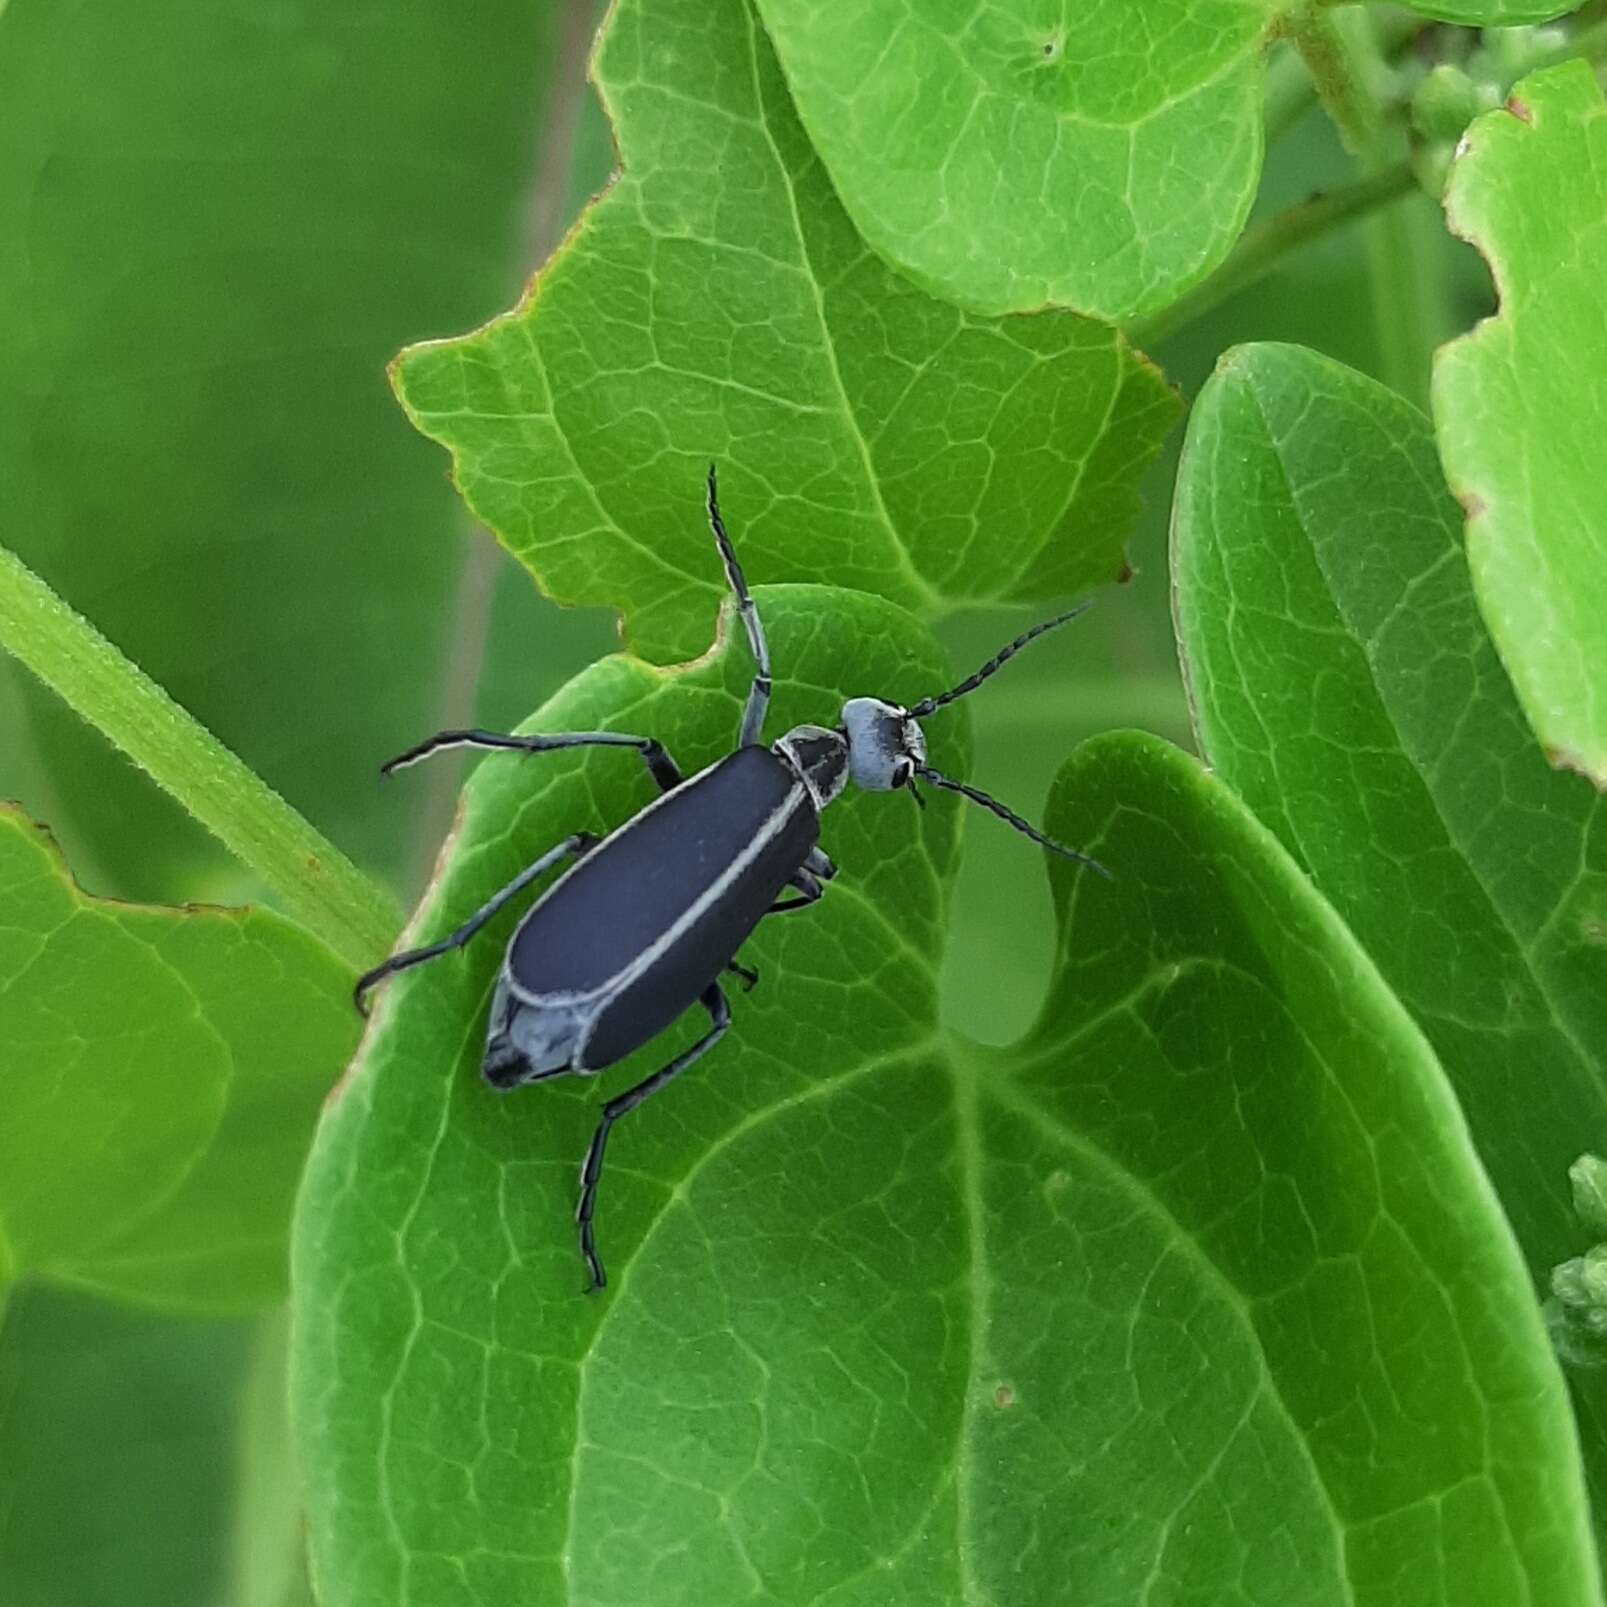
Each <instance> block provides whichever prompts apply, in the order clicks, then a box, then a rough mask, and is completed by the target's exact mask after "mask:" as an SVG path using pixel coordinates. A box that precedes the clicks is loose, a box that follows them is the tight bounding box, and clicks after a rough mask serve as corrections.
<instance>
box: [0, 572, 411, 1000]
mask: <svg viewBox="0 0 1607 1607" xmlns="http://www.w3.org/2000/svg"><path fill="white" fill-rule="evenodd" d="M0 647H5V648H6V649H8V650H9V651H10V652H11V653H12V654H14V655H15V656H16V657H17V658H18V659H20V660H21V661H22V662H23V663H24V664H26V665H27V666H28V668H29V669H31V670H32V671H33V672H34V674H36V675H37V676H38V677H39V678H40V680H42V681H44V682H45V683H46V685H48V686H50V687H52V688H54V689H55V691H56V692H57V693H59V694H60V696H61V697H62V698H63V699H64V700H65V701H66V702H67V703H69V704H70V705H71V706H72V707H73V708H74V709H75V710H77V712H78V713H79V714H81V715H82V716H83V717H84V719H86V720H88V721H89V723H90V724H91V725H93V726H95V727H96V728H97V729H99V730H100V731H102V732H104V733H105V735H106V736H107V737H109V738H110V739H111V740H112V741H113V742H115V743H116V744H117V746H118V747H120V748H121V749H122V750H123V752H124V753H126V754H127V755H128V756H129V758H131V759H132V760H133V761H134V762H135V763H136V764H138V765H140V766H141V767H142V768H143V769H144V770H146V771H148V772H149V774H150V775H151V777H152V779H153V780H155V781H156V782H157V783H158V785H160V786H162V787H164V788H166V789H167V791H168V792H170V793H172V794H173V796H174V797H175V798H177V799H178V801H179V802H180V803H181V804H183V805H184V807H185V808H186V809H188V810H189V811H190V813H191V814H193V815H194V816H195V818H196V819H197V820H199V821H200V822H201V824H202V825H203V826H205V827H206V828H207V829H208V830H209V831H211V832H213V833H214V834H215V835H216V836H217V837H218V838H219V839H220V841H222V843H223V844H224V846H225V847H226V848H228V849H229V851H230V852H231V853H232V854H234V855H235V856H236V857H237V858H239V859H240V860H241V861H242V862H243V863H244V864H245V865H247V866H249V867H250V868H251V869H252V870H253V871H255V872H256V874H257V875H258V876H260V877H261V878H262V880H263V881H264V883H266V884H267V886H268V887H269V888H270V889H271V890H272V892H273V893H274V894H276V895H277V897H278V898H279V899H280V900H281V901H282V902H283V904H284V907H285V908H286V910H288V911H289V913H290V914H291V915H293V916H294V917H295V918H296V919H297V920H299V921H301V922H302V923H303V924H304V925H305V926H307V927H308V928H309V929H310V930H311V931H313V932H315V933H316V934H317V935H318V936H319V937H321V938H322V939H323V940H324V942H326V943H327V944H328V945H329V946H330V948H332V949H333V950H334V951H335V953H337V954H338V955H340V956H341V958H342V959H344V960H346V961H348V962H349V963H350V964H351V965H353V966H354V967H357V968H359V969H360V968H362V967H364V966H368V965H372V964H373V963H374V961H375V959H376V958H377V957H378V956H380V955H382V954H384V953H385V951H386V950H387V949H388V948H389V947H390V944H391V940H392V938H393V937H394V936H395V935H396V930H397V927H398V926H399V925H400V915H399V912H398V911H397V909H396V907H395V906H394V904H393V903H392V901H391V900H390V898H389V897H388V896H387V895H386V894H385V893H384V892H383V891H382V890H381V889H380V888H378V887H377V886H375V884H374V883H373V882H371V881H370V880H369V879H368V878H367V877H366V876H364V875H363V874H362V872H361V871H359V870H358V869H357V867H356V866H355V865H353V864H352V863H351V862H350V861H349V860H348V859H347V858H346V857H345V855H343V854H342V853H341V852H340V851H339V849H337V848H335V847H333V846H332V845H331V844H330V843H328V842H326V841H325V840H324V838H323V837H321V836H320V835H319V834H318V833H317V832H316V831H314V830H313V828H312V827H311V826H310V825H308V823H307V822H306V821H305V820H303V819H302V817H301V816H300V815H299V814H297V813H296V811H295V810H294V809H292V808H291V807H290V805H289V804H287V803H286V802H285V801H284V799H283V798H281V797H280V796H279V795H278V793H276V792H274V791H273V790H272V789H271V788H270V787H269V786H268V785H267V784H266V783H265V782H264V781H263V780H262V779H261V778H260V777H259V776H257V775H256V774H255V773H254V772H253V771H252V770H250V769H248V768H247V767H246V766H245V765H244V764H242V763H241V762H240V760H239V759H237V758H236V757H235V755H234V754H232V753H230V752H229V750H228V749H227V748H225V747H224V746H223V744H222V743H221V742H219V741H218V740H217V738H216V737H214V736H213V735H212V734H211V732H209V731H207V730H206V729H205V728H204V727H202V726H201V725H200V724H198V723H197V722H196V720H195V719H194V718H192V717H191V716H190V715H189V714H188V713H186V712H185V710H183V709H182V708H180V707H179V705H178V704H177V703H175V702H174V701H173V699H172V698H170V697H169V696H168V695H167V693H166V692H164V691H163V690H162V689H161V687H159V686H158V685H157V684H156V683H155V682H154V681H152V680H151V679H150V677H149V676H147V675H146V674H145V673H144V672H143V671H142V670H140V669H139V668H138V667H136V666H135V665H133V664H131V663H130V662H129V661H128V660H127V659H126V658H124V657H123V655H122V654H121V653H120V652H119V651H118V650H117V648H115V647H114V646H113V645H112V644H111V643H110V642H108V641H107V640H106V638H105V637H104V636H102V635H101V634H100V632H99V631H97V630H96V629H95V628H94V626H93V625H91V624H90V623H89V622H88V621H87V620H85V619H83V618H82V617H81V616H80V615H78V614H76V613H74V612H73V610H72V609H71V608H69V607H68V606H67V604H66V603H64V602H63V601H62V600H61V598H59V597H58V596H57V595H56V594H55V593H54V592H53V591H52V590H51V589H50V588H49V587H48V586H47V585H46V584H45V583H44V581H42V580H41V579H40V578H39V577H38V576H37V575H36V574H34V573H33V571H32V570H30V569H29V568H28V567H27V566H26V565H25V564H23V563H22V561H21V560H20V559H18V558H17V557H16V556H15V555H14V554H13V553H11V552H8V551H7V550H6V549H5V548H4V547H0Z"/></svg>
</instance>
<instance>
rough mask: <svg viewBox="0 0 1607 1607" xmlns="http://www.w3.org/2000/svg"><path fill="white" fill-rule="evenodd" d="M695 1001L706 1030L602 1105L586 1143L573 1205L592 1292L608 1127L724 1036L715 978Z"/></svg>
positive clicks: (724, 1016) (725, 1013)
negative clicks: (595, 1223)
mask: <svg viewBox="0 0 1607 1607" xmlns="http://www.w3.org/2000/svg"><path fill="white" fill-rule="evenodd" d="M698 1003H699V1004H701V1005H702V1006H703V1008H704V1009H705V1010H707V1011H708V1012H709V1030H708V1031H707V1032H706V1033H704V1034H703V1036H702V1037H701V1038H699V1039H698V1041H697V1042H696V1043H695V1044H693V1045H692V1047H691V1048H690V1049H687V1050H685V1051H684V1052H683V1053H681V1054H678V1055H677V1056H676V1057H675V1058H674V1059H673V1060H672V1061H671V1062H670V1063H669V1064H668V1065H667V1066H664V1067H661V1068H660V1069H659V1070H658V1071H655V1072H654V1073H653V1075H652V1076H651V1077H644V1078H643V1079H642V1081H641V1082H639V1083H637V1084H636V1086H635V1087H634V1088H627V1089H626V1090H625V1092H624V1093H622V1094H619V1095H617V1096H616V1097H615V1098H613V1099H611V1100H609V1101H608V1103H607V1104H606V1105H604V1106H603V1116H602V1120H601V1121H600V1122H598V1124H597V1131H596V1132H595V1133H593V1134H592V1139H591V1143H590V1144H589V1145H588V1146H587V1149H586V1159H585V1160H584V1161H583V1162H582V1163H581V1167H580V1199H579V1201H578V1202H577V1204H576V1206H575V1221H576V1222H577V1223H579V1224H580V1255H581V1259H582V1260H583V1261H584V1262H585V1263H586V1272H587V1275H588V1276H589V1278H590V1280H591V1281H590V1283H589V1284H588V1285H587V1286H586V1293H587V1294H595V1293H596V1292H597V1290H599V1289H602V1288H604V1287H606V1286H607V1283H608V1274H607V1273H605V1272H604V1271H603V1263H602V1261H601V1260H600V1259H599V1258H598V1255H597V1236H596V1233H595V1231H594V1230H593V1227H592V1218H593V1217H595V1216H596V1214H597V1184H598V1181H599V1179H601V1177H602V1175H603V1151H604V1149H605V1148H606V1147H607V1144H608V1134H609V1130H610V1129H611V1128H612V1127H613V1125H614V1123H615V1122H617V1121H618V1120H619V1119H620V1117H621V1116H623V1115H625V1114H626V1113H627V1112H629V1111H633V1110H635V1109H636V1107H637V1106H638V1105H639V1104H641V1103H642V1101H643V1100H644V1099H647V1098H649V1097H650V1096H651V1095H653V1094H656V1093H657V1092H658V1091H659V1089H660V1088H662V1087H664V1086H665V1084H666V1083H670V1082H673V1081H674V1080H675V1078H677V1077H679V1076H680V1074H681V1073H682V1072H683V1071H685V1070H686V1068H687V1067H688V1066H690V1065H691V1064H692V1062H693V1061H694V1060H699V1059H701V1058H702V1057H703V1056H704V1055H706V1054H707V1053H708V1052H709V1050H711V1049H712V1048H713V1047H714V1046H715V1044H717V1043H718V1042H719V1041H720V1039H721V1038H723V1037H724V1036H725V1032H726V1029H727V1028H728V1027H729V1026H730V1025H731V1006H730V1005H729V1004H728V1003H727V1002H726V997H725V994H724V993H723V992H722V991H721V989H720V984H719V983H718V982H711V983H710V984H709V986H708V987H707V988H705V989H704V991H703V994H702V996H701V997H700V998H699V1000H698Z"/></svg>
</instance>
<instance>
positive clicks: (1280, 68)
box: [1263, 11, 1428, 145]
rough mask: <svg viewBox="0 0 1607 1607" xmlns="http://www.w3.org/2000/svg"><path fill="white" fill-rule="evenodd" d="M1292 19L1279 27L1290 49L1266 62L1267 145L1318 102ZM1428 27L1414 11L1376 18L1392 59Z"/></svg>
mask: <svg viewBox="0 0 1607 1607" xmlns="http://www.w3.org/2000/svg"><path fill="white" fill-rule="evenodd" d="M1295 20H1296V19H1290V20H1289V21H1288V22H1286V23H1285V26H1284V28H1283V30H1282V32H1283V34H1284V36H1285V37H1286V38H1287V39H1288V40H1289V41H1290V46H1289V48H1287V49H1285V50H1281V51H1279V52H1278V53H1277V54H1276V55H1275V56H1274V57H1273V58H1272V59H1271V60H1270V61H1269V62H1268V64H1267V78H1266V100H1265V109H1264V113H1263V116H1264V119H1265V124H1266V136H1267V143H1268V144H1269V145H1270V144H1271V143H1272V141H1273V140H1275V139H1277V138H1278V136H1279V135H1280V134H1282V133H1283V132H1284V131H1285V130H1286V129H1288V128H1290V127H1292V126H1293V125H1294V124H1295V123H1297V122H1298V121H1299V120H1300V119H1301V118H1302V117H1303V116H1304V115H1305V114H1306V112H1307V111H1308V110H1309V109H1310V108H1311V107H1312V106H1313V105H1315V104H1316V101H1317V86H1316V84H1315V83H1314V82H1313V80H1312V75H1311V71H1310V68H1309V67H1308V65H1307V63H1306V61H1305V59H1304V58H1303V56H1302V55H1301V52H1300V49H1299V45H1298V42H1297V41H1296V40H1295V29H1294V26H1293V24H1294V21H1295ZM1301 20H1303V19H1301ZM1427 26H1428V19H1427V18H1426V17H1422V16H1419V15H1418V14H1417V13H1415V12H1409V11H1394V12H1386V13H1385V14H1384V15H1382V16H1381V17H1379V19H1378V31H1379V47H1380V49H1381V50H1382V51H1383V53H1384V55H1385V56H1386V57H1388V58H1389V59H1390V60H1394V59H1395V58H1396V57H1397V56H1398V55H1399V54H1400V53H1401V51H1402V50H1403V49H1404V48H1405V47H1406V46H1407V45H1409V44H1410V43H1411V42H1412V40H1414V39H1415V38H1416V37H1417V36H1418V35H1419V34H1420V33H1421V32H1422V31H1423V29H1424V28H1426V27H1427ZM1319 31H1320V26H1319Z"/></svg>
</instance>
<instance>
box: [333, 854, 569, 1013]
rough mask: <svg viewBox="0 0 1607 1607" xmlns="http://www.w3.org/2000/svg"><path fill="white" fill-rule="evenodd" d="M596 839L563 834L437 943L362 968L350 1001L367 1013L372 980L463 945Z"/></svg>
mask: <svg viewBox="0 0 1607 1607" xmlns="http://www.w3.org/2000/svg"><path fill="white" fill-rule="evenodd" d="M598 840H599V839H598V838H596V837H594V836H593V835H592V834H591V833H590V832H589V831H577V832H576V833H575V834H574V835H573V836H572V837H565V838H564V840H563V841H562V842H561V843H559V844H558V846H557V847H556V848H553V849H549V850H548V851H547V852H546V853H545V854H543V855H542V856H541V858H540V859H538V860H537V861H536V862H535V863H534V864H533V865H527V866H525V868H524V869H523V870H522V871H520V872H519V874H518V875H517V876H515V877H514V879H513V880H512V881H511V882H509V883H508V885H507V886H506V887H504V888H503V889H502V890H501V891H500V892H498V893H496V894H494V895H493V896H492V897H491V898H490V899H489V900H488V901H487V902H486V903H485V904H483V905H481V907H480V908H479V909H477V910H476V911H475V912H474V914H473V915H471V916H470V917H469V918H468V920H466V921H465V922H464V923H463V925H462V926H460V927H459V928H458V929H457V931H455V932H453V933H452V934H451V935H450V936H449V937H443V938H442V939H441V941H440V942H439V943H431V944H430V945H429V946H428V947H427V948H422V949H408V950H406V951H405V952H403V953H401V954H393V955H392V956H391V957H390V958H389V959H388V960H386V961H385V963H384V964H383V965H376V966H375V967H374V969H373V970H372V971H365V972H364V973H363V974H362V975H361V976H360V977H358V979H357V986H356V987H355V988H353V989H352V1002H353V1003H354V1004H355V1005H356V1006H357V1013H358V1014H359V1015H364V1016H366V1015H367V1014H368V999H367V994H368V992H369V990H370V989H371V988H372V987H373V986H374V984H375V983H377V982H380V981H383V980H384V978H386V977H388V976H391V975H393V974H394V973H396V972H397V971H405V970H407V969H408V967H409V966H414V965H422V964H423V963H424V962H425V961H426V960H433V959H434V958H435V957H436V955H438V954H445V953H446V951H447V950H448V949H460V948H462V947H463V945H464V944H465V943H467V942H468V941H469V939H470V938H471V937H473V936H474V934H475V933H476V932H478V931H479V930H480V928H481V927H482V926H484V925H485V923H486V922H487V921H489V920H490V919H491V917H492V916H493V915H495V914H496V913H497V911H498V910H499V909H501V908H502V906H503V905H504V904H506V903H507V902H508V900H509V899H510V898H513V897H514V896H515V895H516V894H518V893H520V892H522V891H523V890H524V889H525V888H527V887H528V886H529V885H530V884H531V883H532V882H533V881H534V880H535V879H536V878H537V877H538V876H540V875H541V874H542V872H543V871H547V870H551V869H552V867H553V866H554V865H556V864H557V863H558V862H559V861H560V860H562V859H568V858H570V857H571V856H572V855H577V854H584V853H585V852H586V851H587V850H588V849H591V848H594V847H596V845H597V842H598Z"/></svg>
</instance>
